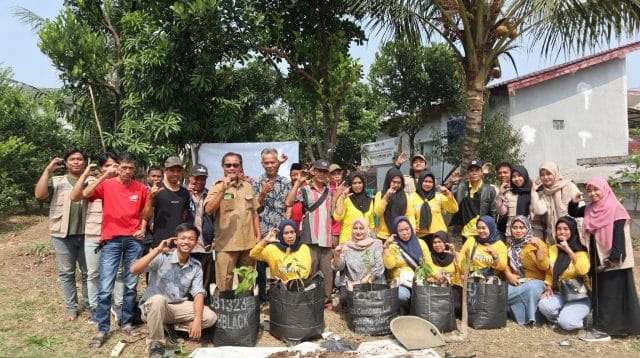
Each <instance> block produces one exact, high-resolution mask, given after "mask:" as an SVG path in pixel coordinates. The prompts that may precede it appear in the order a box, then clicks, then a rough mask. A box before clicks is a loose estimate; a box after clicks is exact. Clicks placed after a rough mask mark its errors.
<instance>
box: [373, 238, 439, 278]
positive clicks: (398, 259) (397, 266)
mask: <svg viewBox="0 0 640 358" xmlns="http://www.w3.org/2000/svg"><path fill="white" fill-rule="evenodd" d="M396 240H400V239H396ZM418 243H419V244H420V248H421V249H422V257H423V258H424V260H425V262H426V263H427V264H428V265H431V264H432V263H431V253H430V251H429V247H428V246H427V244H426V243H425V242H424V241H422V240H420V239H418ZM383 253H384V254H383V256H382V262H383V263H384V268H386V269H387V278H388V279H389V280H393V279H394V278H396V277H399V276H400V272H401V271H402V270H409V271H411V272H413V269H411V267H410V266H409V265H407V263H406V262H405V261H404V259H403V258H402V255H401V254H400V248H399V247H398V245H397V244H395V243H394V244H391V245H389V250H388V251H383ZM416 263H417V264H420V263H419V262H416Z"/></svg>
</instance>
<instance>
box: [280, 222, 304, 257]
mask: <svg viewBox="0 0 640 358" xmlns="http://www.w3.org/2000/svg"><path fill="white" fill-rule="evenodd" d="M287 226H291V227H293V231H295V233H296V241H294V242H293V244H291V246H289V245H288V244H287V243H286V242H285V241H284V237H283V236H282V234H283V233H284V228H285V227H287ZM278 229H279V230H280V231H278V234H277V235H276V237H277V238H278V240H279V241H280V242H277V243H276V244H275V245H276V246H277V247H278V248H279V249H280V250H282V251H285V252H286V251H287V249H290V250H291V252H296V251H298V250H299V249H300V245H302V240H300V233H298V228H297V226H296V223H295V222H294V221H293V220H289V219H285V220H282V221H281V222H280V225H279V226H278Z"/></svg>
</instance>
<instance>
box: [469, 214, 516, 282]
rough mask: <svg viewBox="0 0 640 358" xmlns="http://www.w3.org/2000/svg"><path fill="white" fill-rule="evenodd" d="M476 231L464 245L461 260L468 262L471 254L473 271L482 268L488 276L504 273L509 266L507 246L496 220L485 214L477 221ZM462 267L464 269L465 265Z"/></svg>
mask: <svg viewBox="0 0 640 358" xmlns="http://www.w3.org/2000/svg"><path fill="white" fill-rule="evenodd" d="M476 231H477V232H478V234H477V235H476V236H472V237H470V238H469V239H468V240H467V241H465V243H464V245H462V248H461V249H460V262H461V263H462V262H466V260H468V259H469V256H470V255H471V256H472V257H471V258H470V260H471V262H470V265H471V271H472V272H473V271H478V270H480V271H482V272H483V273H484V275H485V276H487V277H488V276H490V275H492V274H493V275H498V273H502V272H503V271H504V270H505V269H506V268H507V247H506V246H505V244H504V243H503V242H502V241H501V240H500V235H499V233H498V228H497V226H496V221H495V220H493V218H492V217H491V216H488V215H483V216H481V217H480V218H479V219H478V221H477V222H476ZM476 243H477V247H476V248H475V251H474V246H476ZM472 252H473V255H472V254H471V253H472ZM460 266H463V265H460ZM460 269H461V271H462V270H464V267H461V268H460Z"/></svg>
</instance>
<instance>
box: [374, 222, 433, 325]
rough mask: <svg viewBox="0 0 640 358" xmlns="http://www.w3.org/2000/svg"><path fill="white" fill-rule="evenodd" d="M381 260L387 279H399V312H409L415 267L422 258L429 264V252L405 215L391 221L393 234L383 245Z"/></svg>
mask: <svg viewBox="0 0 640 358" xmlns="http://www.w3.org/2000/svg"><path fill="white" fill-rule="evenodd" d="M383 247H384V251H383V262H384V267H385V268H386V269H387V277H388V279H389V280H390V281H391V280H394V279H399V280H400V286H399V288H398V301H399V303H400V312H401V313H402V314H407V313H408V312H409V301H410V299H411V285H412V284H413V275H414V272H415V269H416V268H417V267H418V266H419V265H420V261H422V260H424V261H425V262H426V263H427V264H428V265H430V264H431V254H430V253H429V248H428V247H427V244H426V243H425V242H424V241H422V240H419V239H418V237H417V236H416V233H415V231H414V230H413V226H411V222H410V221H409V219H408V218H407V217H406V216H398V217H396V218H395V219H394V221H393V234H392V235H391V236H390V237H389V239H387V241H386V242H385V243H384V245H383Z"/></svg>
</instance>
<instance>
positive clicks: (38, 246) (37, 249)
mask: <svg viewBox="0 0 640 358" xmlns="http://www.w3.org/2000/svg"><path fill="white" fill-rule="evenodd" d="M48 248H49V247H48V246H47V244H43V243H41V242H34V243H33V244H31V251H32V252H33V254H34V255H35V256H36V257H38V258H42V256H43V255H44V254H45V253H46V252H47V250H48Z"/></svg>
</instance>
